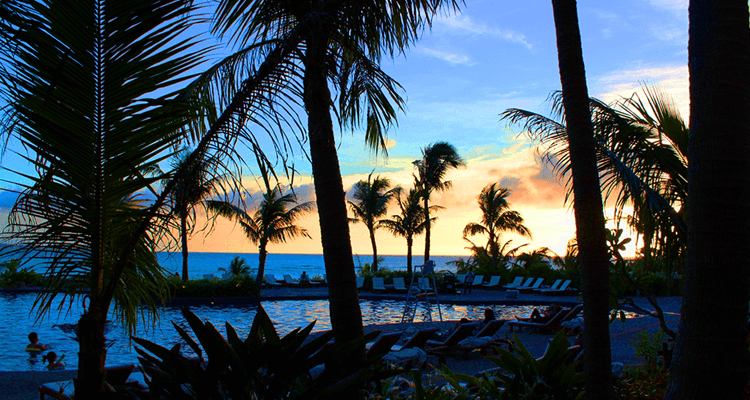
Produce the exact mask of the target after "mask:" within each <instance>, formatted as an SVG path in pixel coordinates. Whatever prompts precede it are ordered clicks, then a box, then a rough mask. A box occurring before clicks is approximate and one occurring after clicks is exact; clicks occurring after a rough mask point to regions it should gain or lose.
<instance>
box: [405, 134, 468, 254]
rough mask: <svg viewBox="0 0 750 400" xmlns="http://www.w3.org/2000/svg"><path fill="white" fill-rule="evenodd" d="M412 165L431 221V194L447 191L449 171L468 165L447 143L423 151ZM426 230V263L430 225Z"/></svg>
mask: <svg viewBox="0 0 750 400" xmlns="http://www.w3.org/2000/svg"><path fill="white" fill-rule="evenodd" d="M412 164H414V166H415V167H416V168H417V174H416V175H415V180H416V185H415V186H416V187H417V189H418V190H420V191H421V193H422V198H423V200H424V206H423V212H424V215H425V216H424V219H425V221H432V220H431V219H430V194H431V193H432V192H433V191H440V192H442V191H445V190H448V189H450V188H451V187H452V186H453V184H452V183H451V181H446V180H445V175H446V174H447V173H448V170H449V169H452V168H458V167H461V166H464V165H466V164H465V163H464V160H463V159H462V158H461V157H460V156H459V155H458V151H457V150H456V148H455V147H453V145H451V144H449V143H447V142H436V143H433V144H431V145H428V146H427V147H425V148H423V149H422V158H421V159H420V160H416V161H414V162H413V163H412ZM431 224H432V223H431V222H430V223H428V224H427V226H426V228H425V245H424V262H425V263H426V262H427V261H428V260H429V259H430V225H431Z"/></svg>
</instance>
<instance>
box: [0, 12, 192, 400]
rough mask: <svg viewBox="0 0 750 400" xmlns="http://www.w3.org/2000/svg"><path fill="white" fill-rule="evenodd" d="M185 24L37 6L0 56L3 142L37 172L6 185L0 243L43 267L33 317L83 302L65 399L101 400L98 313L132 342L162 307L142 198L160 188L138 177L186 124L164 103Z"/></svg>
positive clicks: (184, 64)
mask: <svg viewBox="0 0 750 400" xmlns="http://www.w3.org/2000/svg"><path fill="white" fill-rule="evenodd" d="M105 9H106V10H107V12H105V11H104V10H105ZM192 11H193V8H192V7H191V6H190V5H189V4H186V2H184V1H181V0H158V1H155V0H152V1H149V0H145V1H144V0H117V1H107V0H100V1H97V2H88V1H79V0H60V1H54V2H43V3H42V2H40V3H35V4H34V7H33V10H31V11H28V12H26V11H25V12H24V14H23V18H21V19H20V20H19V21H20V22H19V24H20V27H19V29H18V30H17V31H16V32H15V36H14V48H13V49H12V54H9V53H7V52H5V51H6V50H8V49H7V48H3V51H4V53H3V61H2V63H3V65H4V66H5V68H6V69H4V70H3V71H2V72H0V73H2V79H3V80H4V82H8V83H10V85H9V86H8V87H7V88H6V91H5V92H4V93H5V94H6V95H7V96H8V98H7V99H6V101H7V102H8V104H9V105H10V107H12V112H11V113H8V114H6V115H5V117H6V118H11V119H12V122H13V123H14V124H15V125H14V130H13V131H11V132H10V133H8V134H9V135H11V137H10V138H11V139H12V140H18V141H19V142H21V143H22V145H23V146H24V148H26V149H28V150H30V151H31V152H32V154H33V156H31V157H32V158H30V160H29V161H31V162H32V163H33V164H34V166H35V167H36V170H37V172H38V176H23V177H21V178H20V180H19V182H18V185H20V186H21V187H22V188H23V189H22V191H21V193H20V195H19V197H18V199H17V201H16V204H15V205H14V207H13V209H12V210H11V215H10V219H9V221H10V224H9V226H8V228H7V230H6V231H5V232H4V239H6V240H10V241H13V242H14V243H16V244H17V245H18V247H14V248H12V249H10V251H11V252H14V253H15V254H16V255H18V256H20V258H24V259H26V258H29V257H34V258H36V259H37V260H39V261H42V262H44V263H46V266H47V269H46V272H45V275H46V278H47V279H45V280H44V285H45V287H44V290H43V291H41V292H40V294H39V296H38V297H37V300H36V302H35V305H34V306H35V308H36V310H37V311H38V312H39V313H40V314H45V313H48V312H50V311H51V310H52V308H53V307H56V306H57V304H58V302H56V301H54V300H55V299H57V300H59V298H58V295H61V296H62V297H63V298H64V299H67V300H69V302H70V303H71V304H72V302H74V301H76V300H81V301H84V299H88V301H87V304H86V305H87V307H85V311H84V313H83V315H82V316H81V318H80V319H79V322H78V333H79V347H80V351H79V369H78V379H77V381H76V398H77V399H98V398H103V397H105V396H103V391H104V363H105V360H106V355H107V350H106V346H105V337H104V324H105V322H106V320H107V318H108V314H109V312H110V310H111V309H114V311H115V313H116V315H117V316H118V318H119V319H120V320H122V321H123V323H124V324H126V325H127V326H128V327H129V329H131V331H133V330H134V328H135V324H136V321H139V320H140V321H143V320H148V315H153V314H151V313H156V312H157V311H158V307H159V305H160V300H159V299H162V298H164V297H165V296H166V294H167V285H166V281H167V280H166V271H165V270H163V269H162V268H161V267H160V266H159V264H158V262H157V259H156V256H155V253H154V250H155V249H156V248H157V245H158V241H159V238H160V237H161V235H162V234H163V233H164V230H166V227H167V223H166V221H165V220H164V219H162V217H163V215H160V214H157V212H156V211H157V210H158V207H156V208H147V207H146V205H147V204H148V203H147V201H146V200H147V196H146V195H145V194H149V195H156V193H155V190H154V189H153V188H154V186H155V183H157V182H159V180H160V179H161V178H162V176H156V177H151V176H149V175H147V174H145V172H144V171H147V170H150V169H152V168H154V167H155V166H156V165H157V163H158V162H160V161H161V160H163V159H164V157H165V156H167V157H168V156H169V155H170V154H171V153H172V151H173V150H172V149H173V148H174V146H175V144H176V141H177V140H178V139H179V138H180V131H181V128H182V126H183V125H184V124H185V123H186V121H188V120H189V119H190V118H191V117H192V115H194V114H195V113H196V110H195V107H194V106H193V105H191V104H190V103H187V102H184V101H183V100H182V99H181V98H179V97H177V96H176V94H175V93H173V92H170V90H173V88H174V87H176V86H175V85H179V84H180V82H181V81H182V80H183V79H184V77H183V76H184V72H185V71H188V70H190V69H191V68H194V67H195V66H196V65H197V64H198V62H199V61H200V60H201V50H195V49H199V47H195V48H193V47H192V46H194V45H195V43H194V41H193V40H192V39H190V38H187V40H185V38H184V37H183V33H184V32H185V30H186V29H187V28H188V27H189V26H190V25H191V23H192V22H193V19H192V18H190V17H189V16H190V13H191V12H192ZM178 37H180V40H176V39H177V38H178ZM154 93H157V94H158V95H154ZM154 96H159V97H154ZM154 215H156V217H154ZM162 228H163V229H164V230H162ZM84 288H86V289H89V292H88V293H87V294H86V295H85V297H84V296H83V295H82V293H83V292H82V291H81V289H84ZM113 302H114V305H113V304H112V303H113ZM63 303H64V301H63ZM144 304H145V305H146V307H145V308H144V307H142V305H144ZM112 305H113V306H114V307H111V306H112ZM141 312H145V313H146V315H144V316H141V315H139V314H140V313H141Z"/></svg>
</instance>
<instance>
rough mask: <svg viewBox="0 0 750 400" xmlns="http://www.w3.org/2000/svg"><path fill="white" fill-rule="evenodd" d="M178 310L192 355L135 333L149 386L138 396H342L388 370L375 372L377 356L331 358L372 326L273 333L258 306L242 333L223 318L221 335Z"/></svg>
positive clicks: (348, 351)
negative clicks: (337, 332)
mask: <svg viewBox="0 0 750 400" xmlns="http://www.w3.org/2000/svg"><path fill="white" fill-rule="evenodd" d="M182 313H183V315H184V316H185V319H186V320H187V322H188V324H189V326H190V329H191V330H192V332H193V334H194V335H195V337H196V338H197V340H198V341H197V342H196V341H195V340H194V339H193V338H192V337H191V336H190V335H189V334H188V332H187V331H186V330H185V329H183V328H182V327H180V326H179V325H177V324H175V323H174V322H173V325H174V327H175V329H176V330H177V332H178V333H179V334H180V336H181V337H182V339H183V340H184V341H185V342H186V343H187V345H188V346H189V347H190V348H191V349H192V350H193V352H195V354H197V356H198V358H197V359H191V358H188V357H187V356H185V355H184V354H182V352H181V345H180V344H177V345H175V346H174V347H172V348H171V349H167V348H165V347H162V346H160V345H158V344H155V343H153V342H150V341H148V340H144V339H140V338H135V337H134V338H133V341H135V343H136V344H137V345H138V346H139V347H136V351H137V352H138V354H139V356H140V357H139V358H138V359H139V361H140V363H141V365H142V366H143V368H144V370H145V372H146V375H148V377H149V378H150V379H151V382H150V383H149V393H144V392H140V395H141V396H144V397H145V396H149V397H150V398H155V399H156V398H165V399H229V398H231V399H233V400H243V399H293V398H299V399H302V398H310V399H312V398H322V399H325V398H343V397H351V394H352V391H356V390H359V389H360V388H364V384H365V383H366V382H367V380H369V379H372V380H376V381H379V380H381V379H384V378H387V377H388V376H390V375H393V373H394V372H388V373H386V374H385V375H384V374H381V373H380V372H379V371H380V370H379V369H378V368H377V367H375V366H374V363H375V362H376V361H378V360H377V359H376V358H373V359H368V360H367V361H366V362H363V363H361V364H360V365H359V367H358V368H349V369H344V368H340V367H338V368H337V367H336V362H337V360H347V359H348V360H350V359H351V358H352V357H353V356H354V353H355V352H356V351H359V349H361V348H362V347H363V346H364V345H365V343H366V342H367V341H368V340H372V339H374V338H375V336H377V335H378V333H379V332H372V333H370V334H368V335H365V336H364V337H363V338H361V339H358V340H355V341H351V342H346V343H343V344H337V345H335V346H329V345H328V343H329V341H330V340H332V339H333V332H327V333H324V334H322V335H321V336H319V337H318V338H316V339H312V340H307V339H308V335H309V334H310V332H311V331H312V328H313V326H314V325H315V323H314V322H313V323H311V324H309V325H308V326H307V327H305V328H302V329H300V328H298V329H295V330H293V331H292V332H290V333H289V334H287V335H286V336H284V337H279V335H278V334H277V332H276V329H275V328H274V326H273V323H272V322H271V320H270V318H269V317H268V315H267V314H266V312H265V310H263V308H262V307H259V309H258V312H257V314H256V315H255V318H254V320H253V324H252V327H251V329H250V332H249V334H248V336H247V338H246V339H244V340H243V339H241V338H240V337H239V336H238V334H237V332H236V330H235V329H234V327H233V326H232V325H230V324H229V323H227V324H226V332H227V334H226V338H225V337H224V336H222V334H221V333H219V331H218V330H217V329H216V328H215V327H214V326H213V325H212V324H211V323H210V322H205V323H204V322H203V321H201V320H200V319H199V318H198V317H197V316H196V315H195V314H193V313H192V312H190V311H189V310H187V309H183V311H182ZM199 343H200V345H199ZM204 352H205V355H206V358H207V361H204V357H203V354H204ZM321 364H325V368H324V369H322V372H321V373H320V374H319V375H317V376H315V377H313V376H312V375H311V369H313V367H316V366H319V365H321ZM347 395H348V396H347Z"/></svg>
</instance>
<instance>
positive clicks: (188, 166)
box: [167, 148, 228, 281]
mask: <svg viewBox="0 0 750 400" xmlns="http://www.w3.org/2000/svg"><path fill="white" fill-rule="evenodd" d="M218 161H219V159H217V158H215V157H210V156H203V155H197V156H194V155H193V154H192V151H190V150H189V149H187V148H185V149H183V150H181V151H180V152H179V153H178V154H176V155H175V156H174V157H173V159H172V169H173V170H174V171H178V172H177V173H176V174H175V176H174V178H172V177H170V178H168V180H172V179H174V181H175V186H174V189H173V190H172V192H171V194H170V195H169V197H168V200H167V201H168V206H169V208H170V210H171V212H172V213H173V214H174V215H175V216H176V217H177V219H178V220H179V223H180V227H179V231H180V239H181V243H182V246H181V248H182V280H184V281H187V280H188V236H190V234H192V232H193V230H194V228H195V222H196V219H195V216H196V215H195V214H196V209H201V208H202V209H203V210H204V211H208V208H207V207H206V200H207V199H208V198H210V197H213V196H222V195H225V194H226V193H227V192H228V190H227V188H226V187H225V182H226V181H227V177H225V176H223V175H217V174H216V173H215V170H216V169H217V168H218V166H217V165H215V164H216V163H217V162H218Z"/></svg>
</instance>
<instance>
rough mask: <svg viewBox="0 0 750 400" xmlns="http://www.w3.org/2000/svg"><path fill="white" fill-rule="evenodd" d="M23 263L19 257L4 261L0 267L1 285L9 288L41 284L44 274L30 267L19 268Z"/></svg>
mask: <svg viewBox="0 0 750 400" xmlns="http://www.w3.org/2000/svg"><path fill="white" fill-rule="evenodd" d="M20 265H21V263H20V261H18V260H17V259H15V258H14V259H11V260H10V261H5V262H3V263H2V265H1V266H0V268H3V272H2V273H0V287H3V288H6V289H9V288H17V287H25V286H41V284H42V280H43V279H44V276H43V275H42V274H39V273H37V272H35V271H33V270H31V269H29V268H22V269H20V270H19V269H18V267H19V266H20Z"/></svg>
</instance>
